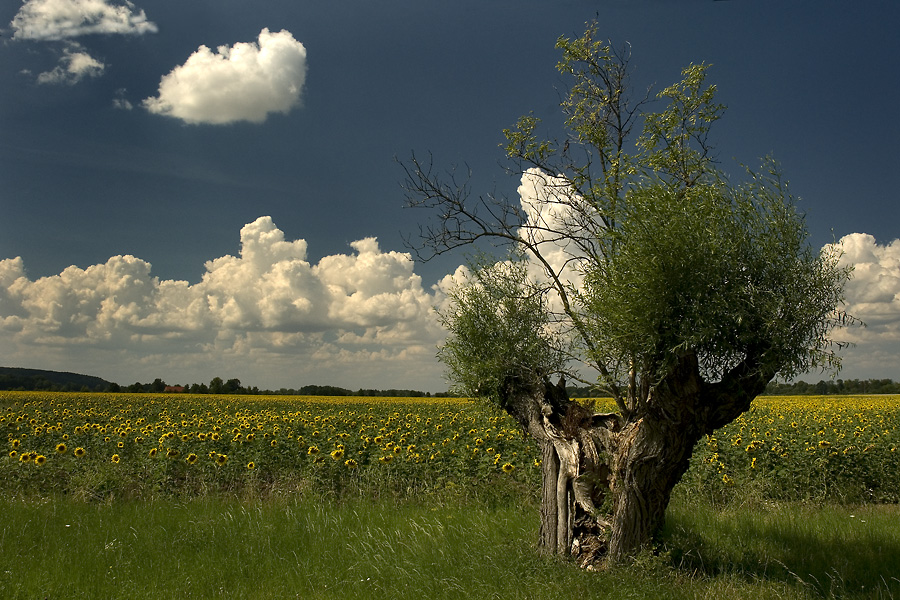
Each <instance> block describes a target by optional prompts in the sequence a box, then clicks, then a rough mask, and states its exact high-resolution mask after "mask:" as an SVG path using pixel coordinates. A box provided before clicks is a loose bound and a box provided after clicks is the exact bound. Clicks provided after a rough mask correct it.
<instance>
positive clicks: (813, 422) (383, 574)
mask: <svg viewBox="0 0 900 600" xmlns="http://www.w3.org/2000/svg"><path fill="white" fill-rule="evenodd" d="M0 410H2V412H0V427H3V428H4V429H5V430H6V434H7V435H6V438H7V444H8V449H7V455H6V456H2V457H0V485H2V489H3V490H4V492H5V493H4V496H3V498H2V500H0V548H2V552H0V598H23V599H25V598H29V599H31V598H167V599H168V598H378V599H385V598H415V599H417V600H419V599H426V598H428V599H430V598H573V599H574V598H717V599H718V598H754V599H755V598H860V599H862V598H900V509H898V505H897V504H896V498H897V490H898V489H900V482H898V480H897V478H898V477H900V474H898V471H900V469H897V468H896V467H897V465H896V463H895V462H894V461H895V460H896V457H897V453H896V446H897V436H898V433H897V432H898V428H897V424H898V423H900V402H898V399H897V398H895V397H893V398H855V399H854V398H851V399H847V398H843V399H840V400H839V401H838V400H834V399H824V398H823V399H790V398H788V399H774V400H768V399H766V400H764V401H761V402H758V404H757V407H756V408H754V409H753V410H752V411H751V412H750V413H748V414H747V415H745V417H743V418H742V419H740V420H739V421H736V422H735V423H733V424H732V425H729V426H728V427H726V428H725V429H723V430H721V431H719V432H717V433H716V435H715V436H713V437H711V438H709V439H706V440H703V441H701V442H700V444H699V445H698V447H697V450H696V453H695V457H694V460H693V463H692V466H691V469H690V470H689V472H688V474H687V475H686V476H685V478H684V480H683V482H682V483H681V484H679V486H678V487H677V488H676V491H675V495H674V498H673V502H672V505H671V507H670V510H669V514H668V519H667V525H666V528H665V530H664V531H663V532H661V535H660V538H659V541H658V545H657V548H656V549H655V552H653V553H649V552H648V553H647V554H646V555H642V556H641V557H639V560H638V561H637V564H635V565H634V566H632V567H629V568H621V569H616V570H612V571H607V572H585V571H581V570H579V569H577V568H576V567H575V566H574V565H573V564H571V563H569V562H567V561H565V560H561V559H558V558H546V557H542V556H540V555H539V554H538V553H537V551H536V548H535V542H536V540H537V526H538V500H537V492H538V487H537V486H538V472H539V469H538V466H537V464H536V463H535V460H536V457H535V453H534V449H533V448H532V447H531V446H530V444H529V442H528V440H526V439H524V438H522V436H521V435H520V434H518V432H517V431H516V430H515V427H514V426H513V425H512V424H511V423H510V422H509V420H508V419H506V417H505V416H504V415H499V414H497V413H495V412H492V411H490V410H489V409H487V408H486V407H482V406H478V405H476V404H472V403H466V402H460V401H442V402H436V401H430V402H416V401H412V400H406V401H396V400H386V399H383V400H371V399H350V400H344V401H340V400H336V399H331V400H328V401H323V400H322V399H310V398H294V399H286V398H239V397H219V398H210V397H190V396H178V397H165V396H147V397H138V396H132V395H119V396H111V395H98V394H85V395H78V394H67V395H63V394H26V393H0ZM123 434H124V435H123ZM170 434H171V435H170ZM61 444H62V445H63V446H64V448H63V449H62V450H61V449H60V445H61ZM78 448H81V449H82V452H81V453H79V454H77V455H76V449H78ZM310 448H316V452H311V451H310ZM192 455H193V457H194V458H193V459H192V458H191V457H192ZM23 456H24V457H25V458H23ZM223 456H224V457H226V460H222V459H221V458H220V457H223ZM38 457H43V459H42V460H39V458H38ZM113 457H116V458H115V459H114V458H113ZM351 461H352V462H351ZM251 465H252V468H251ZM504 465H510V466H512V469H509V468H506V469H504Z"/></svg>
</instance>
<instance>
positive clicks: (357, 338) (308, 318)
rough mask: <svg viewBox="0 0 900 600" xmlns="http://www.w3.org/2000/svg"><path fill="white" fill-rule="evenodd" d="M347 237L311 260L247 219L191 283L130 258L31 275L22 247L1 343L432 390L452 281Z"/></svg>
mask: <svg viewBox="0 0 900 600" xmlns="http://www.w3.org/2000/svg"><path fill="white" fill-rule="evenodd" d="M351 246H352V248H353V250H354V252H353V253H352V254H346V255H344V254H342V255H335V256H326V257H324V258H323V259H321V260H320V261H319V263H318V264H310V263H309V262H308V260H307V245H306V242H305V241H304V240H293V241H289V240H286V239H285V236H284V233H283V232H282V231H281V230H280V229H278V228H277V227H276V226H275V224H274V222H273V221H272V219H271V218H270V217H260V218H259V219H257V220H256V221H254V222H253V223H249V224H247V225H245V226H244V227H243V228H242V229H241V251H240V254H239V256H223V257H220V258H217V259H214V260H211V261H209V262H207V263H206V272H205V273H204V275H203V277H202V279H201V281H199V282H198V283H195V284H193V285H191V284H189V283H188V282H185V281H170V280H163V281H160V280H159V279H158V278H156V277H154V276H152V275H151V266H150V264H149V263H147V262H146V261H143V260H140V259H138V258H135V257H133V256H114V257H112V258H110V259H109V260H108V261H107V262H106V263H105V264H98V265H92V266H90V267H87V268H86V269H81V268H79V267H75V266H72V267H69V268H67V269H65V270H64V271H63V272H62V273H60V274H59V275H54V276H51V277H43V278H40V279H37V280H35V281H32V280H30V279H29V278H28V277H27V275H26V273H25V269H24V263H23V261H22V259H21V258H14V259H7V260H3V261H0V340H4V343H5V344H6V345H7V346H8V347H14V348H16V351H15V354H16V356H19V357H21V360H19V361H17V362H18V363H19V364H26V363H28V364H32V365H35V364H38V365H44V366H46V368H61V369H64V370H73V369H74V368H76V367H75V365H77V364H84V367H83V369H84V370H87V371H89V372H93V373H99V374H101V375H102V374H103V373H104V372H105V371H104V368H105V369H107V370H108V369H109V368H110V367H109V365H110V363H112V364H115V365H116V367H115V368H116V371H115V373H118V372H122V370H124V371H126V372H134V373H135V375H133V377H134V378H135V379H147V378H148V377H150V378H153V377H157V376H164V377H167V378H169V379H171V380H174V377H182V378H183V380H184V381H187V380H190V381H202V380H208V379H209V378H211V377H212V375H205V374H206V373H213V374H216V373H219V374H226V373H227V374H229V375H228V376H229V377H231V376H233V375H232V374H237V375H236V376H238V377H240V378H242V379H244V380H245V382H247V383H251V384H256V385H261V386H270V385H271V386H274V387H279V386H280V385H286V386H289V387H296V386H299V385H303V384H304V383H310V382H320V383H325V382H328V383H334V384H336V385H347V386H350V387H354V386H359V387H415V385H418V386H421V387H425V388H426V389H435V386H436V385H437V383H436V382H438V381H440V379H439V373H440V366H439V365H437V363H436V361H435V358H434V355H435V349H436V345H437V343H438V342H439V340H440V339H441V338H442V336H443V332H442V330H441V328H440V327H439V326H438V324H437V322H436V319H435V315H434V310H433V306H434V305H435V304H437V303H440V302H442V301H443V300H442V298H443V294H442V292H441V291H440V289H439V288H438V286H435V289H434V290H432V291H430V292H429V291H425V290H424V289H423V288H422V282H421V278H420V277H419V276H418V275H416V274H415V273H414V263H413V261H412V259H411V257H410V256H409V255H408V254H405V253H400V252H383V251H381V249H380V248H379V247H378V243H377V241H376V240H375V239H374V238H368V239H365V240H361V241H358V242H354V243H353V244H351ZM101 357H102V358H101ZM35 360H36V361H38V362H37V363H35V362H32V361H35ZM54 360H55V361H62V362H59V363H58V364H57V363H53V364H50V363H49V362H48V361H54ZM91 361H93V362H91ZM98 365H99V366H98ZM151 369H153V371H152V372H150V373H148V372H147V371H148V370H151ZM161 369H165V372H161V371H160V370H161ZM115 373H112V374H110V378H113V379H115V378H116V377H118V378H119V379H121V381H120V382H121V383H127V382H129V379H130V378H128V377H122V376H120V375H116V374H115ZM154 373H155V374H154ZM169 373H171V374H169ZM366 374H368V375H366ZM366 376H368V377H370V378H371V379H365V377H366ZM148 380H149V379H148Z"/></svg>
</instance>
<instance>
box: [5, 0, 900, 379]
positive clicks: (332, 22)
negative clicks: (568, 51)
mask: <svg viewBox="0 0 900 600" xmlns="http://www.w3.org/2000/svg"><path fill="white" fill-rule="evenodd" d="M898 17H900V8H898V7H897V5H896V3H894V2H887V1H884V2H866V3H856V2H839V1H826V2H811V1H796V2H790V3H786V2H782V1H774V0H773V1H769V0H754V1H750V0H727V1H713V0H667V1H663V0H630V1H625V0H621V1H618V0H617V1H607V2H585V1H576V0H568V1H562V2H557V3H547V2H538V1H529V0H517V1H503V0H497V1H491V2H484V1H481V2H470V1H465V0H462V1H457V2H431V1H424V2H423V1H418V2H407V1H385V2H379V3H373V2H356V1H352V0H348V1H346V2H340V3H337V2H305V1H299V0H296V1H291V2H286V1H283V0H273V1H266V2H242V1H238V0H216V1H215V2H213V1H209V0H196V1H195V0H191V1H190V2H178V3H173V2H163V1H160V0H135V1H134V2H133V3H124V2H121V1H119V0H27V1H25V2H19V1H18V0H14V1H12V2H7V3H4V4H3V5H2V6H0V24H2V26H3V27H4V29H3V31H2V38H0V39H2V42H0V86H2V89H3V90H4V91H3V93H2V95H0V208H2V211H3V219H2V220H0V260H3V261H4V262H2V263H0V265H2V267H0V286H2V287H0V364H4V365H9V366H25V367H34V368H49V369H59V370H70V371H80V372H89V373H91V374H96V375H99V376H101V377H105V378H107V379H111V380H114V381H118V382H120V383H130V382H133V381H135V380H140V381H149V380H152V379H154V378H155V377H162V378H163V379H165V380H167V381H169V382H170V383H177V382H181V383H184V382H190V381H208V380H209V379H211V378H212V377H214V376H222V377H226V378H230V377H239V378H240V379H241V380H242V381H244V383H246V384H249V385H258V386H260V387H274V388H277V387H281V386H286V387H298V386H300V385H304V384H307V383H319V384H326V383H328V384H334V385H343V386H346V387H416V388H419V389H429V390H432V391H436V390H440V389H444V387H445V386H446V384H445V383H444V382H443V381H442V380H441V368H440V366H439V365H438V364H437V363H436V361H435V360H434V350H435V345H436V344H437V343H439V341H440V336H441V333H440V330H439V328H437V327H436V326H435V325H434V323H433V319H432V317H431V316H430V308H431V307H432V306H433V305H435V304H439V303H440V302H441V301H442V296H441V291H440V289H435V288H434V287H433V286H435V285H436V284H438V283H439V282H440V281H441V280H442V279H443V278H444V277H445V276H447V275H448V274H450V273H452V272H453V271H454V270H455V268H456V266H457V265H458V264H459V263H460V262H462V260H463V258H462V257H461V256H448V257H444V258H442V259H441V260H439V261H434V262H431V263H427V264H421V263H414V262H412V261H411V260H410V259H409V258H408V257H407V256H405V255H404V254H403V253H404V252H407V249H406V248H405V247H404V244H403V236H405V235H407V236H408V235H415V233H416V232H417V230H418V229H417V228H418V223H419V222H420V221H421V220H422V219H423V218H424V215H423V214H422V213H420V212H417V211H411V210H408V209H404V208H403V194H402V191H401V190H400V187H399V183H400V181H401V179H402V171H401V170H400V168H399V167H398V166H397V164H396V163H395V160H394V159H395V157H400V158H405V157H408V156H409V154H410V152H412V151H415V152H417V153H419V154H422V153H425V152H428V151H430V152H433V154H434V156H435V160H436V161H437V162H438V163H439V164H441V165H447V166H450V165H453V164H466V165H468V167H469V168H470V169H471V170H472V172H473V185H474V187H475V188H476V190H480V191H493V190H496V191H498V192H501V193H507V194H509V195H513V194H515V191H516V188H517V186H518V184H519V182H518V180H515V179H510V178H508V177H506V176H505V175H504V173H503V171H502V169H501V168H500V167H499V166H498V162H499V161H500V160H501V158H502V156H501V152H500V150H499V147H498V145H499V144H500V142H501V141H502V134H501V131H502V129H503V128H504V127H508V126H510V125H511V124H512V123H513V122H514V121H515V120H516V118H517V117H518V116H519V115H521V114H524V113H526V112H529V111H533V112H534V113H535V114H536V115H537V116H539V117H541V118H543V119H544V120H545V123H546V125H547V128H548V131H549V132H550V133H551V134H553V135H556V134H557V131H556V130H554V129H553V128H554V127H555V126H556V125H558V124H559V121H560V117H559V111H558V100H559V96H560V91H561V89H562V87H563V85H564V82H563V81H562V80H561V79H560V77H559V76H558V74H557V73H556V71H555V69H554V65H555V62H556V60H557V58H558V55H557V53H556V51H555V50H554V48H553V45H554V43H555V41H556V39H557V38H558V37H559V36H560V35H569V36H575V35H578V34H580V33H581V32H582V31H583V29H584V23H585V22H586V21H588V20H591V19H594V18H596V19H597V20H598V22H599V24H600V26H599V31H600V33H601V35H603V36H604V37H608V38H609V39H610V40H612V42H613V43H614V44H616V45H621V44H624V43H626V42H627V43H630V44H631V49H632V55H633V60H632V62H633V65H634V67H635V69H636V70H635V75H634V81H635V84H636V86H637V87H646V86H648V85H651V84H655V85H656V87H657V89H659V88H660V87H662V86H665V85H668V84H670V83H671V82H673V81H675V80H676V79H677V78H678V74H679V71H680V69H681V68H682V67H684V66H685V65H687V64H689V63H690V62H701V61H704V62H707V63H712V65H713V67H712V70H711V74H710V80H711V81H712V82H713V83H715V84H716V85H717V86H718V90H719V96H718V97H719V100H720V101H721V102H723V103H725V104H726V105H728V107H729V109H728V111H727V112H726V114H725V117H724V118H723V120H722V121H720V122H719V123H718V124H717V127H716V129H715V130H714V134H713V135H714V141H715V143H716V145H717V148H718V153H719V157H720V160H721V162H722V166H723V168H725V169H726V170H728V171H732V172H735V173H736V172H738V171H739V170H740V168H739V166H738V163H747V164H753V163H755V162H756V161H757V158H758V157H760V156H762V155H766V154H773V155H774V156H775V157H776V158H777V159H779V160H780V162H781V163H782V166H783V167H784V170H785V172H786V174H787V177H788V179H789V180H790V181H791V183H792V188H793V191H794V193H795V194H796V195H798V196H799V197H800V198H801V201H800V205H801V208H802V209H803V210H804V211H805V212H806V213H807V222H808V225H809V229H810V234H811V242H812V243H813V245H814V246H816V247H819V246H822V245H824V244H826V243H829V242H831V241H832V240H839V239H841V238H843V237H844V236H846V235H849V234H865V235H856V236H854V237H852V238H848V246H847V248H848V252H847V260H851V259H852V260H853V261H854V262H855V263H856V264H857V265H858V266H857V279H856V280H855V281H854V283H853V284H851V286H850V288H848V301H849V303H850V304H849V307H850V308H851V310H853V311H855V313H856V314H858V315H859V316H861V317H862V318H863V319H864V320H866V321H867V322H868V323H869V327H868V328H866V329H865V330H860V331H854V332H849V333H848V336H849V338H850V339H853V340H854V341H856V342H857V344H858V346H857V347H856V348H855V349H853V350H850V351H848V352H847V353H846V361H845V362H846V368H845V371H844V372H843V373H842V375H841V376H843V377H845V378H853V377H860V378H866V377H892V378H894V379H900V367H898V366H897V365H900V360H898V359H900V295H898V294H900V244H897V245H895V246H892V245H891V242H893V241H894V240H895V239H896V238H898V237H900V232H898V229H900V228H898V224H897V218H896V215H897V210H896V198H897V194H896V189H895V187H894V186H893V185H892V184H893V177H892V175H893V173H894V172H895V170H896V167H895V165H897V164H898V159H900V150H898V147H897V144H896V139H897V138H898V136H900V117H898V113H897V111H896V109H895V103H896V99H897V98H898V97H900V78H898V73H900V43H898V42H897V36H896V28H895V25H896V23H897V22H898V21H900V19H898ZM226 57H227V60H226ZM560 135H561V132H560ZM371 238H377V242H376V241H375V240H372V239H371ZM4 259H5V260H4ZM72 265H74V266H75V268H74V269H72V268H70V267H71V266H72ZM809 378H810V379H817V378H819V374H813V375H811V376H810V377H809Z"/></svg>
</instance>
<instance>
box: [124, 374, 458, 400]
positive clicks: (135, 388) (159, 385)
mask: <svg viewBox="0 0 900 600" xmlns="http://www.w3.org/2000/svg"><path fill="white" fill-rule="evenodd" d="M109 391H112V392H126V393H142V392H143V393H147V392H155V393H162V392H169V393H185V394H267V395H285V396H288V395H289V396H367V397H372V396H385V397H393V398H430V397H431V396H432V394H431V392H422V391H419V390H398V389H393V388H392V389H388V390H376V389H359V390H356V391H353V390H348V389H346V388H342V387H337V386H333V385H305V386H303V387H301V388H297V389H294V388H281V389H278V390H261V389H259V388H257V387H256V386H253V387H245V386H243V385H241V380H240V379H229V380H227V381H223V380H222V378H221V377H214V378H213V379H212V380H211V381H210V382H209V384H205V383H191V384H185V385H169V384H167V383H166V382H165V381H163V380H162V379H159V378H157V379H154V380H153V382H152V383H140V382H137V383H133V384H131V385H129V386H126V387H121V386H118V385H116V384H112V387H111V388H110V390H109ZM449 395H450V394H448V393H436V394H434V397H437V398H441V397H446V396H449Z"/></svg>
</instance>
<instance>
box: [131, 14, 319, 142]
mask: <svg viewBox="0 0 900 600" xmlns="http://www.w3.org/2000/svg"><path fill="white" fill-rule="evenodd" d="M305 80H306V48H305V47H304V46H303V44H302V43H300V42H298V41H297V40H295V39H294V36H293V35H291V33H290V32H289V31H287V30H282V31H280V32H277V33H271V32H270V31H269V30H268V29H263V30H262V31H261V32H260V33H259V39H258V42H239V43H236V44H234V46H219V47H218V48H217V49H216V51H215V52H213V51H212V50H210V49H209V48H208V47H206V46H200V47H199V48H198V49H197V51H196V52H194V53H193V54H191V56H189V57H188V59H187V60H186V61H185V63H184V64H183V65H180V66H178V67H175V68H174V69H173V70H172V71H171V72H170V73H168V74H167V75H164V76H163V77H162V79H161V80H160V82H159V93H158V95H157V96H155V97H151V98H146V99H145V100H144V102H143V105H144V108H146V109H147V110H149V111H150V112H152V113H155V114H159V115H165V116H168V117H174V118H176V119H181V120H182V121H184V122H186V123H191V124H201V123H206V124H216V125H220V124H226V123H234V122H238V121H249V122H251V123H262V122H263V121H265V120H266V118H267V117H268V116H269V114H270V113H283V114H287V113H288V112H290V110H291V109H292V108H294V107H295V106H297V105H298V104H299V103H300V94H301V92H302V90H303V84H304V82H305Z"/></svg>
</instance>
